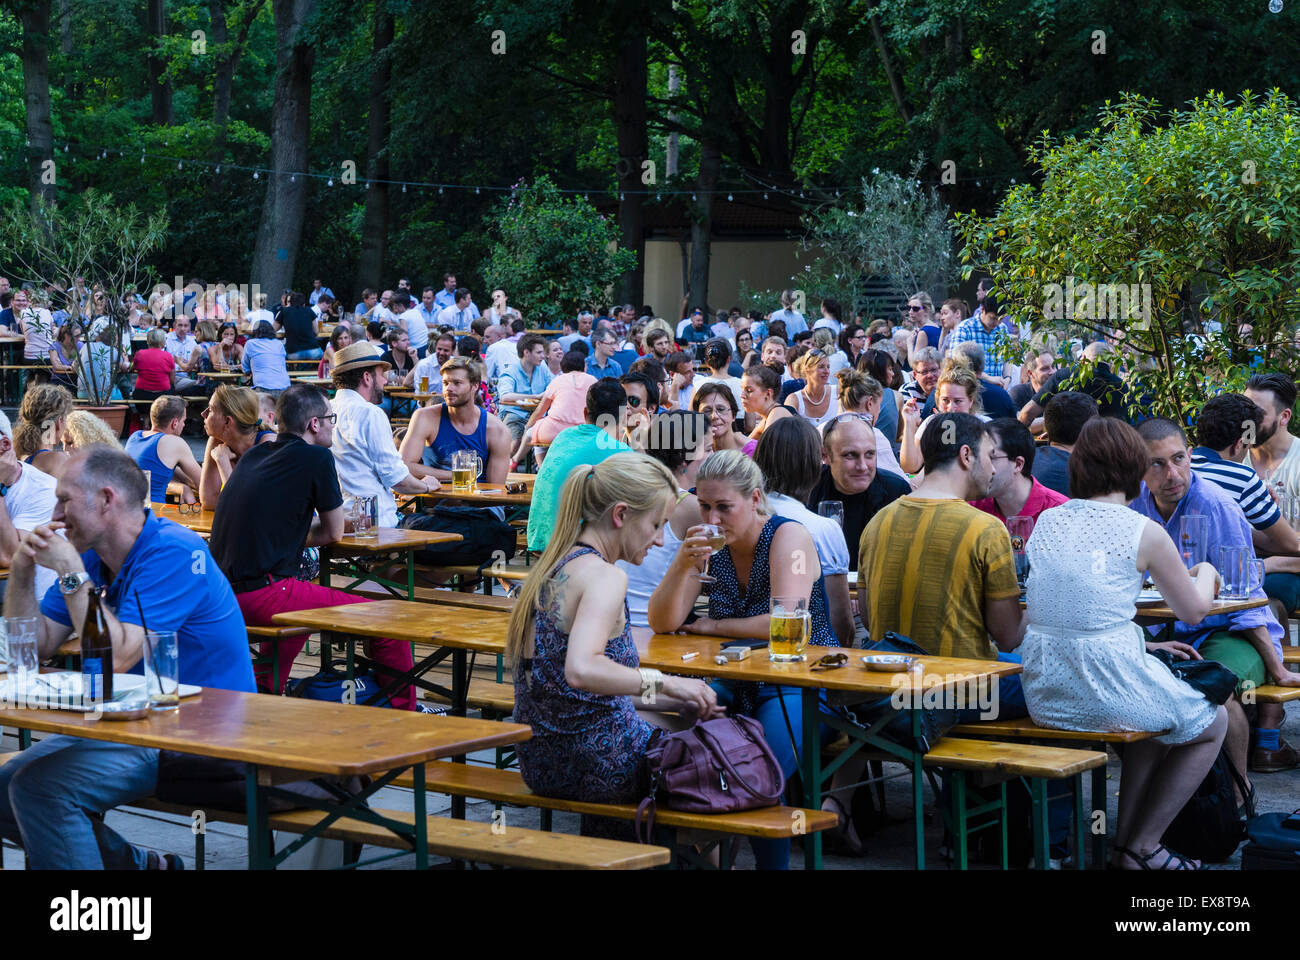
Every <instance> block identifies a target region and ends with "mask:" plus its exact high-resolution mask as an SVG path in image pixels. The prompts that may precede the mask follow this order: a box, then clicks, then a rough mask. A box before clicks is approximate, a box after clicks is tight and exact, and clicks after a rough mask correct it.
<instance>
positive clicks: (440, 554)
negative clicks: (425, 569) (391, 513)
mask: <svg viewBox="0 0 1300 960" xmlns="http://www.w3.org/2000/svg"><path fill="white" fill-rule="evenodd" d="M402 526H403V527H404V528H406V529H408V530H436V531H438V532H440V533H459V534H460V535H461V537H462V538H463V539H461V540H459V541H455V542H452V543H435V544H432V545H431V546H427V547H424V548H422V549H420V550H417V551H416V552H415V559H416V561H418V562H419V563H425V564H429V565H431V566H435V567H450V566H463V565H472V566H478V565H480V564H484V563H490V562H495V561H497V560H501V561H502V562H505V561H507V560H510V559H511V558H512V557H514V555H515V529H514V527H512V526H510V524H508V523H506V522H505V521H504V520H498V519H497V518H496V516H495V515H494V514H492V513H490V512H489V511H487V510H484V509H483V508H482V507H457V506H450V505H447V504H439V505H438V506H436V507H434V508H433V512H432V513H415V514H411V515H409V516H406V517H403V518H402Z"/></svg>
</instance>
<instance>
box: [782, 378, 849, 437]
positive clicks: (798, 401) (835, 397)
mask: <svg viewBox="0 0 1300 960" xmlns="http://www.w3.org/2000/svg"><path fill="white" fill-rule="evenodd" d="M826 392H827V393H828V394H829V395H830V398H831V400H830V403H828V404H826V412H825V413H823V414H822V415H821V416H820V417H814V416H813V415H812V414H811V413H804V409H803V391H802V390H799V391H797V392H795V393H792V394H790V396H788V397H787V398H786V400H787V402H788V401H790V400H793V401H794V408H795V410H797V411H798V412H799V415H800V416H801V417H803V418H804V419H805V420H807V421H808V422H809V423H811V424H812V425H813V426H814V427H817V428H819V429H820V428H821V425H822V424H823V423H826V422H827V421H829V420H834V419H835V418H836V417H838V416H839V415H840V397H839V394H837V393H836V392H835V388H834V387H832V386H831V385H830V384H829V383H827V384H826Z"/></svg>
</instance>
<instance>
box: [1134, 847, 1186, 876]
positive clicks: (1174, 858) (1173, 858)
mask: <svg viewBox="0 0 1300 960" xmlns="http://www.w3.org/2000/svg"><path fill="white" fill-rule="evenodd" d="M1162 850H1163V851H1164V853H1165V859H1164V860H1162V861H1161V862H1160V866H1158V867H1149V866H1147V864H1148V863H1149V862H1150V860H1151V858H1152V857H1154V856H1155V855H1156V854H1157V853H1159V852H1160V851H1162ZM1125 852H1126V853H1127V854H1128V855H1129V856H1131V857H1132V858H1133V859H1135V860H1137V862H1138V863H1140V864H1142V869H1143V870H1167V869H1170V868H1169V864H1171V863H1177V864H1178V866H1176V867H1174V868H1173V869H1174V870H1195V869H1196V868H1195V867H1193V866H1190V864H1191V861H1190V860H1189V859H1188V858H1187V857H1184V856H1183V855H1182V854H1180V853H1174V851H1172V850H1170V849H1169V848H1168V847H1166V846H1165V845H1164V844H1163V843H1162V844H1159V845H1157V846H1156V848H1155V849H1154V850H1152V851H1151V852H1150V853H1148V854H1147V855H1146V856H1145V857H1144V856H1141V855H1140V854H1138V853H1137V852H1136V851H1133V850H1126V851H1125Z"/></svg>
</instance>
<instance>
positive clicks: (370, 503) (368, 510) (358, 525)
mask: <svg viewBox="0 0 1300 960" xmlns="http://www.w3.org/2000/svg"><path fill="white" fill-rule="evenodd" d="M352 535H353V536H354V537H356V538H357V539H359V540H369V539H371V538H374V537H378V536H379V498H378V497H353V498H352Z"/></svg>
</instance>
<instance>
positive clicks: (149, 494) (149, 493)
mask: <svg viewBox="0 0 1300 960" xmlns="http://www.w3.org/2000/svg"><path fill="white" fill-rule="evenodd" d="M140 472H141V473H143V474H144V508H145V509H146V510H148V509H149V505H150V504H151V503H153V474H152V473H150V472H149V471H148V470H141V471H140Z"/></svg>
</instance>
